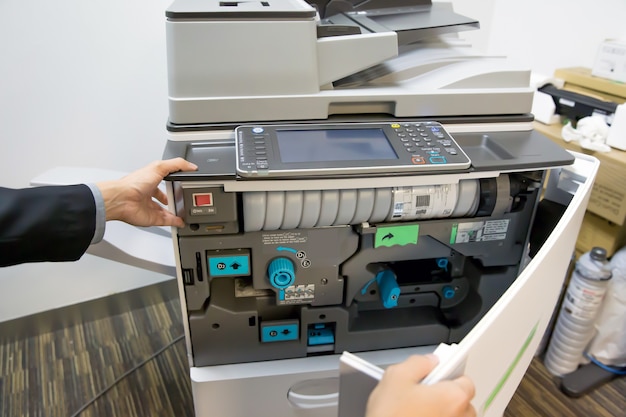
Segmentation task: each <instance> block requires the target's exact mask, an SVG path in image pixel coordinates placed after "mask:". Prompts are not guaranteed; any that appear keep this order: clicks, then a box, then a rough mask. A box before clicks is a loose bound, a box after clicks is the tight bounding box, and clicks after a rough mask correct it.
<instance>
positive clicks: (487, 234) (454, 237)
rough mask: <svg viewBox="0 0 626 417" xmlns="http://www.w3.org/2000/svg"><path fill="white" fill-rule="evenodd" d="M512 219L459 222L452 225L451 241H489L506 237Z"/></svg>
mask: <svg viewBox="0 0 626 417" xmlns="http://www.w3.org/2000/svg"><path fill="white" fill-rule="evenodd" d="M509 222H510V219H501V220H487V221H480V222H466V223H458V224H455V225H454V226H453V227H452V234H451V236H450V243H470V242H488V241H494V240H504V239H506V233H507V231H508V229H509Z"/></svg>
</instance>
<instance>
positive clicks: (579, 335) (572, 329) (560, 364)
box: [544, 247, 612, 376]
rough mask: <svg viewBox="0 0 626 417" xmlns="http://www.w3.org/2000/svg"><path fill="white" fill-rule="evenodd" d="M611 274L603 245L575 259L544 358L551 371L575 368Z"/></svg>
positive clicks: (562, 371) (593, 331) (587, 341)
mask: <svg viewBox="0 0 626 417" xmlns="http://www.w3.org/2000/svg"><path fill="white" fill-rule="evenodd" d="M611 276H612V274H611V268H610V264H609V262H608V261H607V259H606V250H605V249H603V248H599V247H594V248H593V249H591V251H590V252H586V253H584V254H583V255H582V256H581V257H580V258H579V259H578V261H577V262H576V267H575V268H574V272H573V273H572V276H571V279H570V283H569V285H568V286H567V291H566V293H565V297H564V298H563V303H562V304H561V309H560V311H559V316H558V318H557V321H556V325H555V327H554V330H553V332H552V336H551V338H550V343H549V345H548V351H547V352H546V356H545V359H544V364H545V366H546V368H547V369H548V371H550V372H551V373H552V374H554V375H557V376H563V375H565V374H568V373H570V372H574V371H575V370H576V369H577V368H578V365H579V364H580V363H581V360H582V359H583V352H584V351H585V348H586V347H587V345H588V344H589V342H590V341H591V339H592V338H593V336H594V333H595V330H594V324H595V321H596V318H597V316H598V313H599V311H600V308H601V307H602V301H603V299H604V295H605V294H606V290H607V286H608V282H609V279H611Z"/></svg>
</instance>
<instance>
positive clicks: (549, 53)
mask: <svg viewBox="0 0 626 417" xmlns="http://www.w3.org/2000/svg"><path fill="white" fill-rule="evenodd" d="M452 3H453V5H454V10H455V11H456V12H458V13H460V14H465V15H467V16H472V17H475V18H477V19H479V20H480V22H481V32H482V31H486V32H487V33H488V35H487V36H486V38H485V37H483V35H476V34H474V33H472V32H467V34H466V35H464V37H466V38H467V39H472V40H473V42H474V43H473V44H474V45H475V46H477V47H479V48H480V49H481V50H482V51H485V52H486V53H489V54H494V55H506V56H508V57H510V58H511V59H514V60H515V61H516V62H518V63H520V65H523V66H525V67H527V68H530V69H532V70H533V72H536V73H538V74H542V75H546V76H552V75H553V73H554V70H555V69H557V68H565V67H575V66H583V67H589V68H591V67H592V66H593V63H594V60H595V56H596V51H597V49H598V46H599V44H600V43H601V42H602V40H604V39H606V38H622V39H626V26H625V25H624V16H626V1H624V0H596V1H589V0H524V1H519V0H517V1H513V0H489V1H486V2H485V1H481V0H453V1H452ZM485 3H488V5H485Z"/></svg>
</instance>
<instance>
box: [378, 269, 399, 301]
mask: <svg viewBox="0 0 626 417" xmlns="http://www.w3.org/2000/svg"><path fill="white" fill-rule="evenodd" d="M376 282H377V283H378V289H379V291H380V300H381V301H382V302H383V306H385V308H393V307H396V306H397V305H398V297H400V287H399V286H398V283H397V282H396V274H394V273H393V271H391V270H389V269H385V270H383V271H380V272H379V273H378V274H376Z"/></svg>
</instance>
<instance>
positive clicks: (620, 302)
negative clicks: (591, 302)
mask: <svg viewBox="0 0 626 417" xmlns="http://www.w3.org/2000/svg"><path fill="white" fill-rule="evenodd" d="M611 271H612V272H613V278H612V279H611V281H609V285H608V288H607V293H606V297H605V299H604V303H603V306H602V310H601V311H600V313H599V314H598V318H597V320H596V324H595V327H596V330H597V332H596V335H595V336H594V338H593V340H592V341H591V343H590V344H589V347H588V349H587V354H588V355H589V356H590V357H591V358H592V360H594V361H598V362H600V363H601V364H603V365H607V366H610V367H617V368H626V247H624V248H622V249H620V250H619V251H618V252H617V253H615V254H614V255H613V256H612V257H611ZM622 375H623V373H622Z"/></svg>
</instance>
